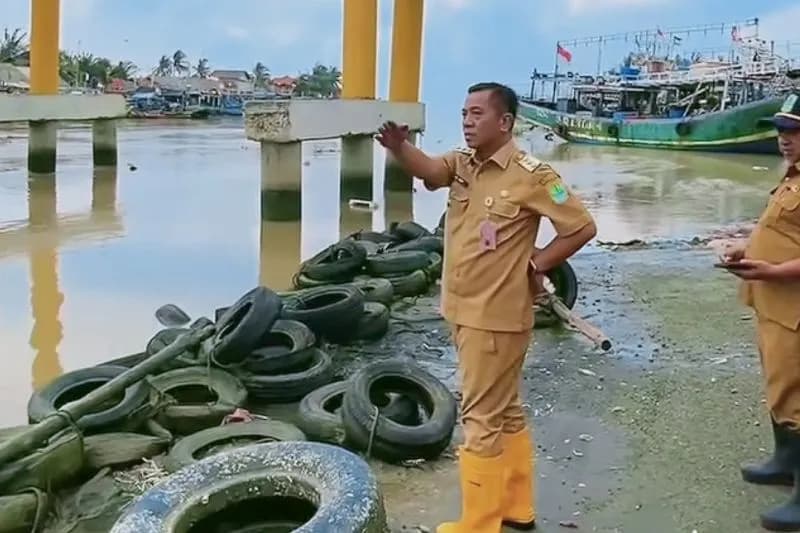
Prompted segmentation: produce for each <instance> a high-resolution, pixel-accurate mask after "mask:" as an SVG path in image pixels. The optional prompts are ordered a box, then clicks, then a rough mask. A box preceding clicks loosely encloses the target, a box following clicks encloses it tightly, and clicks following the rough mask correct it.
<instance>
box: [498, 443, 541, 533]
mask: <svg viewBox="0 0 800 533" xmlns="http://www.w3.org/2000/svg"><path fill="white" fill-rule="evenodd" d="M503 464H504V466H505V476H504V487H503V524H504V525H506V526H508V527H512V528H514V529H521V530H524V531H528V530H531V529H534V528H535V527H536V523H535V520H536V510H535V508H534V501H535V498H536V495H535V491H534V485H535V482H536V478H535V473H536V458H535V456H534V450H533V440H532V439H531V436H530V433H528V430H527V429H523V430H522V431H519V432H517V433H503Z"/></svg>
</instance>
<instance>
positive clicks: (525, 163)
mask: <svg viewBox="0 0 800 533" xmlns="http://www.w3.org/2000/svg"><path fill="white" fill-rule="evenodd" d="M516 161H517V164H518V165H519V166H521V167H522V168H524V169H525V170H527V171H528V172H533V171H534V170H536V169H537V168H538V167H539V165H541V164H542V162H541V161H539V160H538V159H536V158H535V157H533V156H532V155H530V154H526V153H522V154H519V155H518V156H517V158H516Z"/></svg>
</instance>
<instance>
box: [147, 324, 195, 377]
mask: <svg viewBox="0 0 800 533" xmlns="http://www.w3.org/2000/svg"><path fill="white" fill-rule="evenodd" d="M189 331H190V329H189V328H166V329H162V330H161V331H159V332H158V333H156V334H155V335H153V337H152V338H151V339H150V340H149V341H148V342H147V346H146V347H145V352H147V354H148V355H154V354H157V353H158V352H160V351H161V350H163V349H164V348H166V347H167V346H169V345H170V344H172V343H173V342H175V339H177V338H178V337H179V336H181V335H182V334H184V333H188V332H189ZM199 364H201V361H200V360H199V359H198V351H197V350H194V351H192V350H186V351H184V352H182V353H179V354H178V355H177V356H175V358H174V359H172V360H170V361H169V362H167V363H165V364H164V365H163V366H162V367H161V369H162V370H163V369H172V368H184V367H187V366H195V365H199Z"/></svg>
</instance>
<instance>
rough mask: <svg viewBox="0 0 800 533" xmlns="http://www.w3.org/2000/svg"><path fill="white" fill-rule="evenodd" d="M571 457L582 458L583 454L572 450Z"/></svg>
mask: <svg viewBox="0 0 800 533" xmlns="http://www.w3.org/2000/svg"><path fill="white" fill-rule="evenodd" d="M572 455H574V456H575V457H583V452H581V451H578V450H572Z"/></svg>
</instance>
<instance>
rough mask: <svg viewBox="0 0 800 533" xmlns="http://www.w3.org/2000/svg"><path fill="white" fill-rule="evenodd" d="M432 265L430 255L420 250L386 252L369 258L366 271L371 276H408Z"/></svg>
mask: <svg viewBox="0 0 800 533" xmlns="http://www.w3.org/2000/svg"><path fill="white" fill-rule="evenodd" d="M429 263H430V260H429V259H428V253H427V252H423V251H419V250H407V251H399V252H385V253H382V254H377V255H371V256H369V257H367V266H366V270H367V272H368V273H369V274H370V275H371V276H376V277H378V276H380V277H386V276H391V275H398V274H408V273H410V272H414V271H415V270H419V269H421V268H425V267H426V266H428V264H429Z"/></svg>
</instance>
